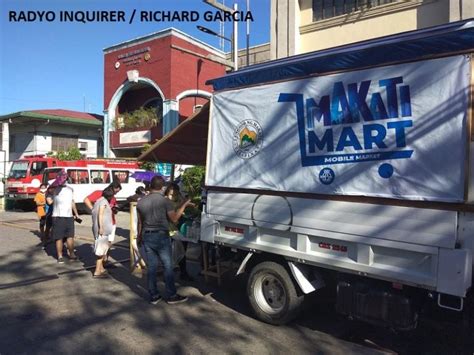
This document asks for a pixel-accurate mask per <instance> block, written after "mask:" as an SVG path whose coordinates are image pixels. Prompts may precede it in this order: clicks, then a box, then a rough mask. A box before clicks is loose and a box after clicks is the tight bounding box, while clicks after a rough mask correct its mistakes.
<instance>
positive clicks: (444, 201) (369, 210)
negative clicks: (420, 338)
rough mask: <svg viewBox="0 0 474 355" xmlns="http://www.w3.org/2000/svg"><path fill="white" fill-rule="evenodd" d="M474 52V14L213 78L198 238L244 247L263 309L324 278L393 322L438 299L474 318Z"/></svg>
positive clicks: (269, 312) (344, 300) (291, 303)
mask: <svg viewBox="0 0 474 355" xmlns="http://www.w3.org/2000/svg"><path fill="white" fill-rule="evenodd" d="M473 52H474V21H472V20H469V21H462V22H458V23H451V24H448V25H443V26H439V27H434V28H430V29H425V30H419V31H413V32H408V33H403V34H399V35H393V36H388V37H385V38H379V39H375V40H369V41H365V42H361V43H357V44H354V45H347V46H342V47H338V48H335V49H329V50H324V51H320V52H314V53H309V54H304V55H301V56H296V57H294V58H287V59H282V60H278V61H273V62H268V63H264V64H259V65H255V66H253V67H248V68H245V69H243V70H239V71H238V72H235V73H231V74H229V75H227V76H225V77H223V78H218V79H215V80H211V81H210V83H212V85H213V86H214V90H215V91H214V96H213V98H212V100H211V105H210V108H209V109H208V108H203V111H205V110H209V111H210V113H209V133H208V137H209V142H208V145H207V159H206V160H207V167H206V168H207V170H206V185H207V190H208V193H207V204H206V208H205V211H204V212H203V214H202V220H201V240H202V241H205V242H208V243H214V244H217V245H219V246H221V247H223V248H228V249H229V250H232V251H234V252H236V253H237V254H236V256H237V257H239V256H240V260H241V264H240V267H239V271H238V273H242V272H247V273H248V274H249V280H248V286H247V294H248V298H249V301H250V304H251V306H252V308H253V310H254V312H255V315H256V316H257V317H258V318H259V319H261V320H263V321H265V322H268V323H272V324H283V323H286V322H288V321H289V320H291V319H293V318H294V317H295V316H296V315H297V313H298V311H299V310H300V306H301V304H302V301H303V299H304V297H305V295H308V294H310V293H313V292H316V293H318V292H319V290H320V289H322V288H324V287H326V288H331V289H332V290H333V291H334V295H335V296H334V297H335V298H334V302H335V304H336V309H337V311H338V312H339V313H341V314H343V315H346V316H348V317H351V318H354V319H359V320H363V321H367V322H370V323H373V324H378V325H383V326H388V327H392V328H396V329H413V328H414V327H416V325H417V321H418V318H419V316H420V315H421V314H423V313H424V312H423V311H427V310H429V309H430V308H431V307H432V306H435V307H440V308H443V309H445V310H449V311H453V312H462V314H463V316H464V317H466V319H468V320H471V321H472V320H473V319H474V317H473V314H474V312H473V308H474V307H473V305H474V302H473V293H472V291H471V286H472V267H473V260H472V254H473V249H474V164H473V162H472V154H473V152H474V135H472V127H471V126H472V119H473V118H472V105H473V102H472V98H473V91H472V87H473V86H472V83H473V82H474V76H473V70H472V68H473V67H474V62H473V59H472V53H473ZM193 119H195V120H200V119H201V117H200V114H197V115H196V117H194V118H192V119H191V120H190V121H189V122H188V123H186V124H187V125H188V127H189V126H191V125H192V124H193V123H192V120H193ZM196 126H198V125H197V124H196ZM200 126H203V124H202V121H201V122H200ZM175 131H176V132H172V133H171V134H170V135H169V136H168V137H167V139H166V140H163V141H162V142H158V143H157V144H156V145H154V146H152V147H151V148H150V150H149V151H148V152H153V155H152V154H150V153H148V152H146V153H144V154H143V155H142V156H141V157H140V159H146V158H147V157H149V156H156V157H163V154H161V153H160V149H162V148H163V149H162V152H163V153H164V152H165V151H166V152H169V151H170V150H169V147H168V150H166V149H165V148H166V144H167V142H172V143H173V147H175V146H177V144H178V142H179V141H180V139H179V134H184V133H186V126H184V123H183V126H182V127H178V128H177V129H176V130H175ZM187 133H189V132H187ZM192 133H194V132H192ZM202 138H205V136H204V137H202ZM186 139H190V138H189V137H186ZM186 139H181V142H182V145H183V146H185V145H186ZM192 139H194V141H195V142H197V141H199V139H200V137H194V136H193V138H192ZM195 150H196V149H195V147H194V146H192V147H191V148H190V149H189V152H190V154H192V152H194V151H195ZM168 154H169V153H168ZM182 156H183V149H180V155H179V156H176V157H175V160H173V159H174V158H173V157H172V156H170V157H169V159H170V161H171V162H181V163H186V161H184V159H183V158H182ZM193 159H195V157H193ZM425 313H427V312H425Z"/></svg>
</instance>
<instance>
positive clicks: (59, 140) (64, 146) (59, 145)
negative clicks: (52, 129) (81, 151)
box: [51, 134, 78, 152]
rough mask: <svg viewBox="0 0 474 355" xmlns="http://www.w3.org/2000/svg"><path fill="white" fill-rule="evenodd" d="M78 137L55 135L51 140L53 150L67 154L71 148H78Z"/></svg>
mask: <svg viewBox="0 0 474 355" xmlns="http://www.w3.org/2000/svg"><path fill="white" fill-rule="evenodd" d="M77 144H78V137H77V136H70V135H66V134H53V136H52V139H51V150H53V151H55V152H59V151H61V152H65V151H67V150H68V149H70V148H77Z"/></svg>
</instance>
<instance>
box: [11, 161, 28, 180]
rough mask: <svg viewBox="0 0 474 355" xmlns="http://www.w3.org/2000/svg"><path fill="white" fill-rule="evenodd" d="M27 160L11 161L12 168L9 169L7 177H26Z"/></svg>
mask: <svg viewBox="0 0 474 355" xmlns="http://www.w3.org/2000/svg"><path fill="white" fill-rule="evenodd" d="M28 164H29V162H28V161H16V162H14V163H13V165H12V168H11V169H10V174H8V177H9V178H12V179H22V178H25V177H26V172H27V171H28Z"/></svg>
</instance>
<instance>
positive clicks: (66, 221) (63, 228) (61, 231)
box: [53, 217, 74, 240]
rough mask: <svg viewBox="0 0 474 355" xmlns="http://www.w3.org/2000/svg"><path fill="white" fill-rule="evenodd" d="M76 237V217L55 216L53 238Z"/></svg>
mask: <svg viewBox="0 0 474 355" xmlns="http://www.w3.org/2000/svg"><path fill="white" fill-rule="evenodd" d="M72 237H74V218H72V217H53V239H54V240H59V239H63V238H72Z"/></svg>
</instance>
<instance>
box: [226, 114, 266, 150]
mask: <svg viewBox="0 0 474 355" xmlns="http://www.w3.org/2000/svg"><path fill="white" fill-rule="evenodd" d="M262 144H263V130H262V127H261V126H260V124H259V123H258V122H257V121H254V120H245V121H242V122H240V123H239V125H238V126H237V127H236V128H235V130H234V134H233V137H232V147H233V148H234V151H235V153H236V154H237V155H238V156H239V157H240V158H242V159H250V158H252V157H253V156H255V155H257V154H258V152H259V151H260V149H261V148H262Z"/></svg>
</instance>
